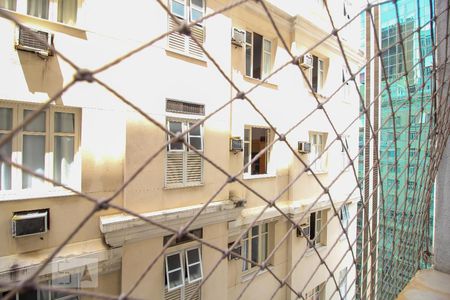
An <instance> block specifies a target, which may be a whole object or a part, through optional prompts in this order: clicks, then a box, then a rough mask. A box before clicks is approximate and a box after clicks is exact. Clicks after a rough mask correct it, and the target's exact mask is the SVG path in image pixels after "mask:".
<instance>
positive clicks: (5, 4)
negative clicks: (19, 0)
mask: <svg viewBox="0 0 450 300" xmlns="http://www.w3.org/2000/svg"><path fill="white" fill-rule="evenodd" d="M0 7H2V8H5V9H9V10H16V0H0Z"/></svg>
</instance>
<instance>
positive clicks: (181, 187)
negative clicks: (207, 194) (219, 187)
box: [164, 183, 205, 190]
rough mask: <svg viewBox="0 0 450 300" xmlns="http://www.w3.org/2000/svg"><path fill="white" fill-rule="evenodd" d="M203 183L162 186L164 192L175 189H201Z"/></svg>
mask: <svg viewBox="0 0 450 300" xmlns="http://www.w3.org/2000/svg"><path fill="white" fill-rule="evenodd" d="M204 185H205V184H204V183H189V184H174V185H166V186H164V189H165V190H175V189H184V188H191V187H202V186H204Z"/></svg>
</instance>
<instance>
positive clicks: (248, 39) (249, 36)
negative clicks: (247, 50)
mask: <svg viewBox="0 0 450 300" xmlns="http://www.w3.org/2000/svg"><path fill="white" fill-rule="evenodd" d="M252 41H253V37H252V33H251V32H248V31H247V32H246V33H245V42H247V43H248V44H251V43H252Z"/></svg>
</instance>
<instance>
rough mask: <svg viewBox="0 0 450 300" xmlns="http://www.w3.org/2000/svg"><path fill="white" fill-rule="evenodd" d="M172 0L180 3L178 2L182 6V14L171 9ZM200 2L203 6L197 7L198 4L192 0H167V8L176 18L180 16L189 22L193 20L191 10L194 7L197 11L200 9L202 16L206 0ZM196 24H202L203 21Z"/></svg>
mask: <svg viewBox="0 0 450 300" xmlns="http://www.w3.org/2000/svg"><path fill="white" fill-rule="evenodd" d="M172 1H175V2H177V3H180V4H182V5H183V6H184V16H180V15H178V14H177V13H175V12H174V11H173V10H172ZM202 3H203V7H199V6H197V5H195V4H193V3H192V0H169V9H170V12H171V13H172V14H173V15H174V16H176V17H178V18H180V19H182V20H187V21H189V22H194V20H193V19H192V10H193V9H195V10H197V11H202V15H203V17H204V16H205V12H206V0H202ZM169 18H170V17H169ZM196 25H199V26H203V22H199V23H197V24H196Z"/></svg>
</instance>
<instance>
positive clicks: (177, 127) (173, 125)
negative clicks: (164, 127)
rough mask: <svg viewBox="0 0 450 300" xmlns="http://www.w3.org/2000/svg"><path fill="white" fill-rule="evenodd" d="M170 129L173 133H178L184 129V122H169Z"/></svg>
mask: <svg viewBox="0 0 450 300" xmlns="http://www.w3.org/2000/svg"><path fill="white" fill-rule="evenodd" d="M169 130H170V132H172V133H178V132H181V131H182V123H181V122H176V121H170V122H169Z"/></svg>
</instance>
